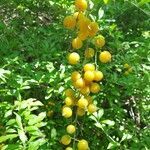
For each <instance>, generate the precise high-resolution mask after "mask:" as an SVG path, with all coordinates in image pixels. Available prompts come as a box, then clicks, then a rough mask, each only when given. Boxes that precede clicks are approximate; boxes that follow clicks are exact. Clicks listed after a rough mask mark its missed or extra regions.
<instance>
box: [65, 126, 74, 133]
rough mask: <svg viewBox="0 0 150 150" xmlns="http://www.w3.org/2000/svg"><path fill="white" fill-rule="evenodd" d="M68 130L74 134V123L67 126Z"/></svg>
mask: <svg viewBox="0 0 150 150" xmlns="http://www.w3.org/2000/svg"><path fill="white" fill-rule="evenodd" d="M66 130H67V133H69V134H73V133H75V131H76V127H75V126H74V125H72V124H70V125H68V126H67V128H66Z"/></svg>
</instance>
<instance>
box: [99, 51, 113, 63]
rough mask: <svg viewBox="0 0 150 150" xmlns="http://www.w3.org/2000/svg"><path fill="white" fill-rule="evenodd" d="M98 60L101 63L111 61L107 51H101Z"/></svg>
mask: <svg viewBox="0 0 150 150" xmlns="http://www.w3.org/2000/svg"><path fill="white" fill-rule="evenodd" d="M99 60H100V61H101V62H102V63H108V62H110V61H111V54H110V53H109V52H108V51H103V52H101V53H100V55H99Z"/></svg>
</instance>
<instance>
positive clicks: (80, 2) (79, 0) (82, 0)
mask: <svg viewBox="0 0 150 150" xmlns="http://www.w3.org/2000/svg"><path fill="white" fill-rule="evenodd" d="M87 6H88V5H87V1H86V0H75V7H76V9H77V10H79V11H85V10H86V9H87Z"/></svg>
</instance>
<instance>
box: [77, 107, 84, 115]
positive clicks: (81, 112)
mask: <svg viewBox="0 0 150 150" xmlns="http://www.w3.org/2000/svg"><path fill="white" fill-rule="evenodd" d="M77 115H78V116H84V115H85V109H82V108H79V107H78V108H77Z"/></svg>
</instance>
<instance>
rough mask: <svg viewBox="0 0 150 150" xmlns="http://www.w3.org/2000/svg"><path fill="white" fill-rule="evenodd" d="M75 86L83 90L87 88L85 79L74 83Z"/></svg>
mask: <svg viewBox="0 0 150 150" xmlns="http://www.w3.org/2000/svg"><path fill="white" fill-rule="evenodd" d="M74 86H75V87H76V88H83V87H84V86H85V81H84V79H82V78H80V79H78V80H77V81H76V82H74Z"/></svg>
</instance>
